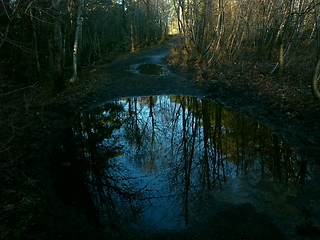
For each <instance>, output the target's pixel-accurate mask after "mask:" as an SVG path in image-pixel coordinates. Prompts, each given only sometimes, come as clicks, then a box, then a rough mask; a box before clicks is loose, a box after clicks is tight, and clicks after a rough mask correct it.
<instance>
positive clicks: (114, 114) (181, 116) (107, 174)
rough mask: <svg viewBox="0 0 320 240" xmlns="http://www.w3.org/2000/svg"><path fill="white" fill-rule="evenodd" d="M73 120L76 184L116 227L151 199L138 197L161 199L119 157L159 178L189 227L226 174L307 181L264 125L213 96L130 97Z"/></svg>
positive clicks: (301, 164) (300, 163)
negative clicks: (194, 213) (210, 98)
mask: <svg viewBox="0 0 320 240" xmlns="http://www.w3.org/2000/svg"><path fill="white" fill-rule="evenodd" d="M75 119H76V121H75V124H74V127H73V129H72V131H71V132H69V135H70V136H69V138H70V139H75V141H73V140H71V141H70V142H72V143H73V144H74V146H73V147H72V146H71V145H70V146H69V149H71V148H72V149H73V151H70V152H73V153H74V154H73V155H74V156H73V159H75V160H74V161H73V163H72V167H73V169H74V170H73V171H75V173H76V175H77V174H78V175H77V176H78V177H77V179H79V180H75V179H74V181H73V183H74V182H76V181H79V182H81V181H82V183H83V184H82V186H83V188H85V187H86V188H87V190H88V191H87V192H88V193H91V200H92V202H93V203H94V204H95V205H96V207H97V209H99V210H100V211H101V212H102V213H103V214H102V216H103V218H104V220H105V222H109V223H110V224H111V225H112V226H113V227H114V226H121V225H122V223H123V222H124V219H125V218H127V220H128V218H131V217H132V218H134V215H135V214H136V213H138V212H139V211H140V207H139V204H140V203H141V204H146V202H144V203H142V202H143V201H141V202H139V201H140V200H142V199H148V200H150V199H152V198H153V197H154V196H152V194H153V192H152V191H155V193H156V194H158V195H157V197H159V198H161V197H162V196H159V193H157V191H158V190H157V189H156V190H152V191H151V190H150V191H149V189H145V188H144V187H145V186H146V185H144V186H142V185H139V187H140V188H137V184H136V183H134V181H131V180H133V178H129V177H127V176H126V175H124V174H125V171H126V170H127V169H126V166H123V165H121V167H120V165H119V159H120V158H121V159H122V160H121V161H122V163H125V164H129V165H130V164H132V165H130V166H131V167H132V166H134V168H136V169H139V171H140V173H142V174H143V177H146V176H147V175H152V174H154V173H155V172H159V173H158V174H159V175H162V181H167V185H168V186H167V188H168V189H169V190H170V193H169V194H170V195H171V196H175V197H176V198H177V202H176V204H177V207H176V209H179V211H180V217H183V219H184V222H185V224H188V223H189V222H190V218H191V216H192V211H194V210H195V208H196V207H195V206H196V204H198V205H197V206H198V207H200V206H205V205H204V204H205V201H206V200H205V198H206V193H207V192H208V191H215V189H216V188H223V187H224V186H225V185H226V182H227V181H228V180H229V179H232V178H237V177H239V176H240V175H246V174H258V175H261V176H269V177H272V179H273V180H276V181H282V182H286V183H291V182H299V183H303V182H304V181H305V179H306V178H307V164H306V162H305V161H304V160H303V159H301V158H300V157H298V156H297V154H296V152H295V151H294V149H293V148H291V147H290V146H288V145H286V144H285V143H284V142H283V141H281V140H280V139H279V138H278V137H277V136H276V135H274V134H271V133H270V132H268V130H267V129H266V128H264V127H263V126H261V125H259V124H255V123H252V122H249V121H247V120H246V119H244V118H242V117H239V116H237V115H236V114H235V113H233V112H229V111H227V110H226V109H224V108H223V107H222V106H221V105H216V104H214V103H212V102H210V101H206V100H201V99H196V98H190V97H170V98H165V100H164V99H163V98H161V97H145V98H135V99H125V100H121V101H119V102H115V103H109V104H106V105H105V106H104V107H102V108H100V109H96V110H94V111H91V112H89V113H83V114H79V115H77V116H76V117H75ZM124 159H125V160H124ZM134 171H136V170H134ZM155 174H157V173H155ZM164 179H165V180H164ZM134 184H136V185H134ZM144 190H148V193H147V194H146V195H144V193H146V191H145V192H144ZM159 192H160V190H159ZM89 195H90V194H88V195H87V196H89ZM87 199H90V196H89V198H87ZM149 205H150V202H149ZM141 207H142V205H141ZM128 209H129V210H130V209H131V210H130V211H128Z"/></svg>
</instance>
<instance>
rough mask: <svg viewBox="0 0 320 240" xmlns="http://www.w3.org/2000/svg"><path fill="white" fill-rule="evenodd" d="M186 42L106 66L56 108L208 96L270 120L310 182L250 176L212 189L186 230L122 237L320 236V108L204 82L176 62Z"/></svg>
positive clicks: (251, 116) (124, 235)
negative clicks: (299, 107) (296, 108)
mask: <svg viewBox="0 0 320 240" xmlns="http://www.w3.org/2000/svg"><path fill="white" fill-rule="evenodd" d="M178 45H179V44H178V43H177V42H176V41H170V42H167V43H165V44H161V45H157V46H155V47H152V48H150V49H147V50H144V51H142V52H139V53H136V54H132V55H130V56H127V57H126V58H123V59H120V60H118V61H116V62H114V63H112V64H109V65H107V66H102V67H100V68H98V69H97V71H96V72H95V73H94V75H95V77H96V78H98V84H96V85H95V87H93V88H92V89H91V90H90V91H89V92H88V93H87V94H86V95H85V96H83V97H81V98H80V99H76V100H75V99H73V100H72V103H70V102H69V104H63V106H62V105H61V104H56V105H55V104H51V105H50V106H49V107H48V109H50V110H53V111H57V112H59V114H61V115H66V112H67V113H68V114H67V115H70V113H77V112H78V113H79V112H80V113H85V112H90V111H92V110H93V111H94V109H96V108H99V107H101V106H103V105H104V104H105V103H106V102H110V101H114V100H118V99H123V98H131V99H133V98H135V97H152V96H188V97H196V98H198V99H208V100H209V101H212V102H214V103H215V104H217V105H218V106H222V107H223V108H224V109H226V111H230V112H235V113H236V114H237V115H240V116H241V117H243V118H244V119H249V121H252V122H255V123H257V124H261V125H263V127H265V128H267V129H269V131H270V132H271V134H274V135H275V136H277V138H279V139H280V141H283V142H285V143H286V144H288V145H290V146H291V147H292V148H294V149H295V150H294V151H296V152H297V155H298V156H299V159H300V160H299V161H300V162H299V163H301V164H302V163H303V164H306V166H307V177H306V180H305V181H303V184H302V183H295V184H291V183H288V182H287V183H283V182H280V181H277V180H275V181H273V180H274V179H273V178H272V177H270V178H264V177H257V176H255V175H253V174H250V173H249V174H247V175H246V174H245V175H243V176H241V177H239V178H238V179H236V180H234V179H233V180H232V181H229V182H227V183H226V184H225V186H224V188H223V190H221V191H218V192H217V191H209V192H207V193H205V198H206V199H209V200H206V207H205V210H202V211H201V213H199V215H197V216H196V217H194V218H192V220H191V221H190V223H189V224H188V227H186V228H183V229H170V230H161V231H160V230H159V231H157V230H155V231H149V230H148V229H144V230H141V229H140V230H139V229H138V230H136V229H133V230H132V229H130V230H128V229H127V230H126V231H127V232H126V233H123V232H122V233H121V234H119V235H117V234H115V235H114V236H115V238H116V239H117V238H118V239H119V238H120V239H121V238H125V239H320V207H319V206H320V197H319V194H318V193H319V190H320V172H319V171H320V165H319V163H320V160H319V157H320V148H319V143H320V123H319V117H320V114H319V111H318V109H306V111H305V112H304V113H299V114H294V115H292V114H291V113H290V112H292V111H291V110H288V109H279V108H275V107H274V105H273V104H272V99H269V100H266V99H265V98H263V99H264V100H259V99H257V98H256V96H254V95H251V93H250V92H240V91H238V89H237V88H234V87H230V86H228V85H227V84H226V83H225V82H223V81H219V80H212V79H211V80H210V79H207V81H197V73H196V72H195V71H189V70H186V68H182V67H181V66H180V65H179V64H173V62H174V61H172V56H171V57H170V56H169V54H170V53H171V52H172V51H174V49H175V48H177V47H178ZM190 68H191V69H192V66H190ZM66 118H67V117H66ZM60 123H61V122H60ZM301 159H302V160H301ZM298 165H299V164H298ZM289 182H290V181H289ZM235 186H238V188H236V187H235ZM122 231H123V230H122Z"/></svg>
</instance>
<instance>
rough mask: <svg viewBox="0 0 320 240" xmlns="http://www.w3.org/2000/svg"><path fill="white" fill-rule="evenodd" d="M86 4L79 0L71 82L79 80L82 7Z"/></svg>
mask: <svg viewBox="0 0 320 240" xmlns="http://www.w3.org/2000/svg"><path fill="white" fill-rule="evenodd" d="M83 4H84V0H80V1H79V6H78V11H77V19H76V30H75V36H74V44H73V55H72V57H73V60H72V69H73V76H72V78H71V79H70V82H76V81H77V80H78V78H79V77H78V52H79V37H80V32H81V30H82V18H81V15H82V7H83Z"/></svg>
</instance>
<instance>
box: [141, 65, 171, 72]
mask: <svg viewBox="0 0 320 240" xmlns="http://www.w3.org/2000/svg"><path fill="white" fill-rule="evenodd" d="M137 70H138V71H139V73H140V74H147V75H162V74H164V73H166V72H167V71H166V70H164V69H163V67H162V66H159V65H157V64H141V65H140V66H139V67H138V68H137Z"/></svg>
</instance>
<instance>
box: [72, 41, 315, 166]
mask: <svg viewBox="0 0 320 240" xmlns="http://www.w3.org/2000/svg"><path fill="white" fill-rule="evenodd" d="M177 45H178V43H177V40H174V41H170V42H167V43H165V44H161V45H158V46H155V47H153V48H151V49H147V50H144V51H142V52H140V53H136V54H133V55H130V56H129V57H127V58H125V59H122V60H119V61H117V62H115V63H113V64H110V65H108V66H106V67H101V68H99V69H98V71H97V72H96V74H95V76H96V77H97V78H98V79H99V83H98V87H97V86H95V87H94V88H93V89H92V90H91V91H90V92H89V93H88V94H87V95H86V96H85V97H84V98H82V99H81V100H80V101H77V102H76V104H75V106H76V109H78V110H81V109H82V110H83V109H88V108H93V107H95V106H97V105H100V104H103V103H104V102H105V101H107V100H112V99H117V98H121V97H133V96H151V95H186V96H195V97H203V98H210V99H213V100H214V101H216V102H218V103H221V104H223V105H225V106H227V107H228V108H230V109H232V110H233V111H235V112H238V113H240V114H242V115H245V116H246V117H248V118H249V119H251V120H253V121H256V122H259V123H262V124H264V125H266V126H267V127H269V128H270V129H271V130H272V131H273V132H275V133H276V134H277V135H279V137H280V138H283V139H285V140H286V141H287V142H288V143H289V144H291V145H293V146H294V147H295V148H296V149H298V150H299V151H301V154H303V155H305V156H306V157H310V159H311V160H313V161H318V162H319V161H320V159H319V157H320V147H319V144H320V121H319V119H320V103H317V102H315V101H314V102H311V103H310V104H309V106H305V105H306V104H308V103H301V104H300V105H299V103H298V104H295V103H294V104H292V105H293V106H292V105H291V106H290V105H289V106H285V104H284V103H283V102H281V100H279V98H278V96H272V95H270V93H269V92H263V90H262V92H256V93H254V92H253V91H252V89H248V88H247V85H245V84H242V85H241V84H239V81H238V80H237V79H232V78H230V79H222V80H221V81H220V80H216V79H219V78H215V76H209V77H208V79H205V80H204V81H197V78H199V76H198V73H197V69H195V68H194V67H193V66H187V69H186V67H184V68H183V67H181V65H179V64H173V63H172V62H174V61H172V57H171V59H170V58H169V59H168V57H167V56H168V55H169V54H170V53H171V52H172V51H173V50H174V48H175V47H176V46H177ZM147 63H151V64H158V65H161V66H163V68H164V69H165V70H166V71H167V73H166V74H163V75H161V76H156V75H145V74H138V73H137V70H135V69H136V68H137V67H138V66H139V65H140V64H147ZM190 69H191V70H190ZM252 77H253V78H254V77H255V76H252ZM233 82H234V85H232V83H233ZM235 85H237V86H235ZM256 87H257V88H259V86H256ZM261 89H263V86H261ZM289 100H290V99H289ZM293 100H294V101H293V102H295V101H296V100H295V99H293ZM286 101H287V102H288V100H286ZM292 108H295V109H292Z"/></svg>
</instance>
